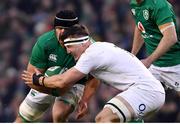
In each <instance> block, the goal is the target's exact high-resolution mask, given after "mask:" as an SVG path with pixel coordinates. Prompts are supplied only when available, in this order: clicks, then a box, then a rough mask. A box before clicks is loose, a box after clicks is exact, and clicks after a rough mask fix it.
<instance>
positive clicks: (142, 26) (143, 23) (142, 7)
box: [130, 0, 180, 67]
mask: <svg viewBox="0 0 180 124" xmlns="http://www.w3.org/2000/svg"><path fill="white" fill-rule="evenodd" d="M130 6H131V11H132V14H133V16H134V19H135V22H136V25H137V27H138V29H139V30H140V31H141V34H142V37H143V39H144V41H145V45H146V50H147V54H148V55H150V54H151V53H152V52H154V50H155V49H156V48H157V46H158V44H159V42H160V40H161V38H162V37H163V35H162V33H161V32H160V30H159V28H158V26H160V25H162V24H165V23H168V22H174V24H175V26H176V32H177V29H178V28H177V25H176V19H175V15H174V12H173V9H172V6H171V5H170V3H169V2H168V1H167V0H143V2H142V3H140V4H137V2H136V0H131V2H130ZM177 35H178V32H177ZM179 38H180V37H179V36H178V42H177V43H176V44H175V45H173V46H172V47H171V49H170V50H169V51H168V52H167V53H165V54H164V55H163V56H162V57H160V58H159V59H158V60H156V61H155V62H153V64H154V65H156V66H159V67H167V66H174V65H177V64H180V40H179Z"/></svg>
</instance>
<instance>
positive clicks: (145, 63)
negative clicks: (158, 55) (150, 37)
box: [141, 58, 152, 68]
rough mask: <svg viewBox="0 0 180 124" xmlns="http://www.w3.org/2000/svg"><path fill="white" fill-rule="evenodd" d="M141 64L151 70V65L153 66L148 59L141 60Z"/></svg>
mask: <svg viewBox="0 0 180 124" xmlns="http://www.w3.org/2000/svg"><path fill="white" fill-rule="evenodd" d="M141 62H142V63H143V64H144V65H145V66H146V68H149V67H150V66H151V64H152V62H151V61H149V59H148V58H146V59H141Z"/></svg>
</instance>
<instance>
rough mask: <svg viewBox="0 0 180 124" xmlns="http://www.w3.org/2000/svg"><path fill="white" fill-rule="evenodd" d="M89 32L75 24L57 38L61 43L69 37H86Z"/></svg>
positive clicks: (84, 27)
mask: <svg viewBox="0 0 180 124" xmlns="http://www.w3.org/2000/svg"><path fill="white" fill-rule="evenodd" d="M88 35H89V31H88V29H87V27H86V26H84V25H80V24H76V25H74V26H71V27H69V28H67V29H66V30H64V32H63V34H62V35H61V36H60V37H59V39H60V40H61V41H64V40H65V39H66V38H68V37H70V36H88Z"/></svg>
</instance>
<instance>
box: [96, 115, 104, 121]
mask: <svg viewBox="0 0 180 124" xmlns="http://www.w3.org/2000/svg"><path fill="white" fill-rule="evenodd" d="M95 121H96V122H97V123H100V122H102V121H103V116H102V115H101V114H98V115H97V116H96V118H95Z"/></svg>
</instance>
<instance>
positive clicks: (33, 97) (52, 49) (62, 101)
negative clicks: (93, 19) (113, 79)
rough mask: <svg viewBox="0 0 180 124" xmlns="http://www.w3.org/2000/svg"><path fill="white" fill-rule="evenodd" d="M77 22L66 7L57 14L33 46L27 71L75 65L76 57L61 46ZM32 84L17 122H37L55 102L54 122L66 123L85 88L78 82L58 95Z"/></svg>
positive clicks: (76, 18)
mask: <svg viewBox="0 0 180 124" xmlns="http://www.w3.org/2000/svg"><path fill="white" fill-rule="evenodd" d="M77 23H78V17H77V16H76V14H75V13H74V12H73V11H71V10H64V11H60V12H59V13H57V14H56V16H55V19H54V30H51V31H49V32H47V33H44V34H43V35H41V36H40V37H39V38H38V40H37V42H36V44H35V45H34V47H33V50H32V54H31V57H30V61H29V64H28V67H27V70H28V71H30V72H35V68H37V69H38V70H39V71H40V72H42V73H44V72H45V71H46V69H48V68H49V67H52V66H60V67H62V68H67V69H68V68H70V67H72V66H73V65H74V64H75V61H74V58H73V57H72V56H71V55H70V54H68V53H67V52H66V50H65V48H63V47H62V46H61V44H60V41H59V36H61V34H62V33H63V31H64V30H66V28H68V27H70V26H72V25H74V24H77ZM29 86H30V87H31V88H32V89H31V90H30V92H29V94H28V95H27V97H26V98H25V99H24V101H23V102H22V104H21V105H20V107H19V115H18V116H17V118H16V120H15V122H34V121H37V120H38V119H40V117H41V116H42V115H43V113H44V112H45V111H46V110H47V109H48V108H49V107H50V106H51V105H52V104H53V109H52V115H53V122H65V121H66V119H67V117H68V115H69V114H70V113H71V112H73V110H74V108H75V107H76V105H77V102H78V100H79V98H80V97H81V95H82V92H83V88H84V85H82V84H76V85H74V86H73V87H72V88H71V89H70V90H68V92H67V93H65V94H64V95H62V96H60V97H55V96H58V93H57V92H56V91H57V90H56V89H50V88H49V89H48V88H44V87H40V86H35V85H29ZM34 89H36V90H38V91H36V90H34ZM39 91H41V92H44V93H48V94H52V95H48V94H44V93H41V92H39ZM53 95H55V96H53Z"/></svg>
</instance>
